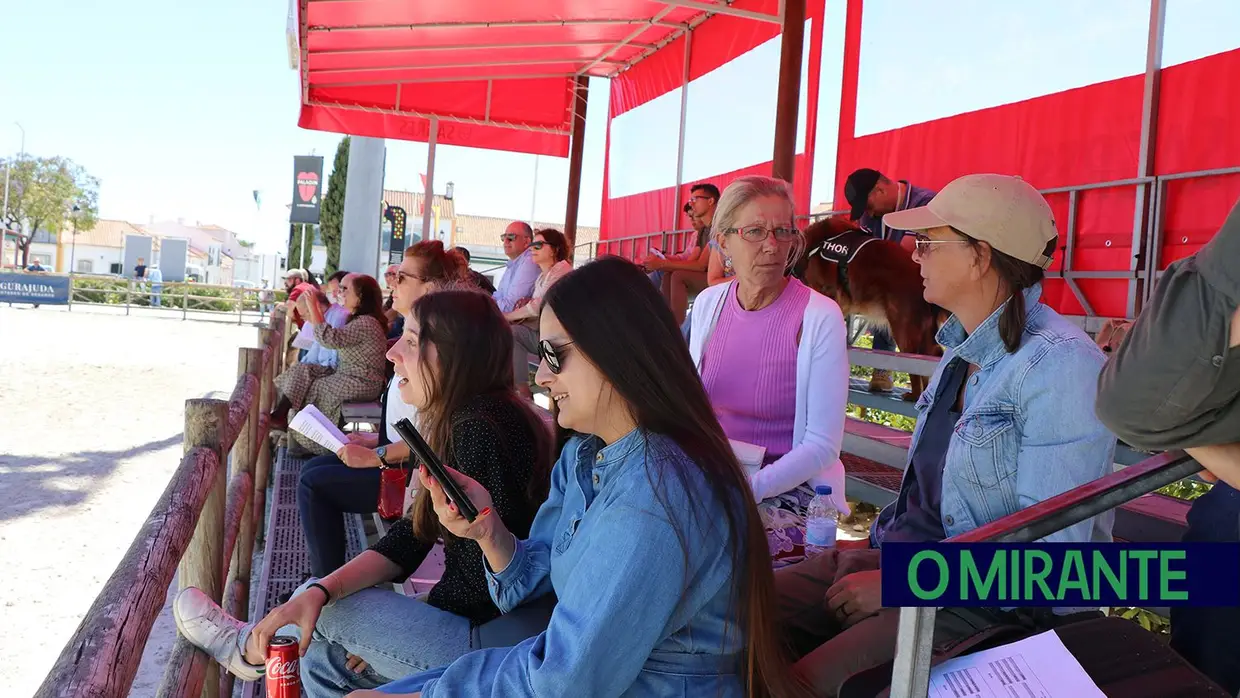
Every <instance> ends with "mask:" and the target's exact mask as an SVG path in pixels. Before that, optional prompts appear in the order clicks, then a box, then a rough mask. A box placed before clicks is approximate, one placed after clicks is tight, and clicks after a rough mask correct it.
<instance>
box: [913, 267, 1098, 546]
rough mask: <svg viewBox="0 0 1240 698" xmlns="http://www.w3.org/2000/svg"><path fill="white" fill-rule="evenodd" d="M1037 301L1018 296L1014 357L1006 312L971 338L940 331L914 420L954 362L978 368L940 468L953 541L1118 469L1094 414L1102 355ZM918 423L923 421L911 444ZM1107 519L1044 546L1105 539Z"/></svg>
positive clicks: (952, 324) (954, 329)
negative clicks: (1003, 333)
mask: <svg viewBox="0 0 1240 698" xmlns="http://www.w3.org/2000/svg"><path fill="white" fill-rule="evenodd" d="M1041 295H1042V287H1041V284H1036V285H1034V286H1032V287H1031V288H1028V289H1025V291H1024V296H1025V307H1026V318H1027V321H1026V325H1025V333H1024V336H1023V337H1021V343H1020V347H1019V348H1018V349H1017V350H1016V351H1015V352H1014V353H1008V351H1007V347H1006V346H1005V345H1004V344H1003V339H1002V338H1001V337H1000V336H999V316H1000V315H1001V314H1002V312H1003V308H1002V307H1001V308H1000V309H999V310H996V311H995V312H994V313H993V314H992V315H991V316H990V317H989V318H987V319H986V321H985V322H983V323H982V324H981V325H980V326H978V328H977V329H976V330H974V332H973V333H972V334H966V333H965V331H964V327H962V326H961V324H960V321H959V320H957V319H956V317H955V316H952V318H951V319H949V320H948V321H947V323H946V324H944V325H943V327H942V328H941V329H940V330H939V333H938V335H937V339H938V342H939V344H941V345H943V347H944V349H945V354H944V356H943V360H942V361H941V362H940V363H939V366H938V368H937V369H936V370H935V373H934V377H933V378H931V380H930V385H929V387H928V388H927V389H926V390H925V392H923V393H922V395H921V398H920V399H919V400H918V401H917V411H918V414H919V415H923V414H927V413H928V412H929V410H930V407H931V406H932V405H933V402H934V394H935V392H936V388H937V387H938V383H939V379H940V377H941V375H942V373H943V369H944V368H945V367H946V366H947V364H948V363H949V362H950V361H951V359H952V357H954V356H959V357H960V358H962V359H964V360H965V361H968V362H969V363H971V364H974V365H976V366H978V367H980V369H979V370H978V371H977V372H976V373H974V374H973V375H972V376H970V377H969V379H968V381H967V382H966V384H965V397H964V411H963V413H962V414H961V417H960V420H959V421H957V422H956V428H955V430H954V433H953V435H952V440H951V444H950V445H949V446H948V451H947V463H946V465H945V466H944V468H943V499H942V504H941V507H940V515H941V517H942V520H943V530H944V531H945V532H946V533H947V535H948V536H949V537H951V536H954V535H957V534H960V533H964V532H966V531H971V530H973V529H975V528H977V527H979V526H982V525H983V524H986V523H989V522H991V521H993V520H995V519H998V518H1000V517H1003V516H1006V515H1008V514H1011V513H1013V512H1016V511H1019V510H1021V509H1024V508H1025V507H1028V506H1029V505H1031V504H1035V503H1037V502H1041V501H1043V500H1046V499H1049V498H1050V497H1053V496H1055V495H1057V494H1061V493H1063V492H1066V491H1068V490H1070V489H1073V488H1075V487H1079V486H1081V485H1084V484H1085V483H1087V482H1090V481H1091V480H1096V479H1098V478H1100V477H1102V476H1104V475H1109V474H1110V473H1111V472H1113V470H1114V467H1115V466H1114V455H1115V436H1114V434H1112V433H1111V432H1109V431H1108V430H1107V428H1106V427H1105V426H1103V424H1102V423H1101V422H1100V421H1099V420H1098V418H1097V417H1096V416H1095V414H1094V399H1095V391H1096V389H1097V385H1098V374H1099V373H1100V371H1101V370H1102V365H1103V363H1104V361H1105V355H1104V354H1103V353H1102V350H1100V349H1099V348H1098V347H1097V345H1095V344H1094V342H1093V341H1092V340H1091V339H1090V338H1089V336H1088V335H1086V334H1085V332H1084V331H1083V330H1081V329H1080V328H1079V327H1077V326H1076V325H1073V324H1072V323H1070V322H1068V321H1067V320H1065V319H1064V318H1063V317H1061V316H1060V315H1059V314H1058V313H1056V312H1055V311H1054V310H1052V309H1051V308H1050V307H1048V306H1046V305H1043V304H1042V303H1040V302H1039V298H1040V297H1041ZM954 397H955V396H948V397H945V399H953V398H954ZM924 423H925V420H923V419H921V418H920V417H919V418H918V420H917V427H916V429H915V430H914V431H913V443H916V442H917V440H918V439H919V438H920V437H921V428H922V426H923V424H924ZM911 450H912V449H910V452H911ZM1113 521H1114V513H1113V512H1106V513H1104V514H1100V515H1098V516H1095V517H1093V518H1092V519H1086V520H1085V521H1082V522H1080V523H1078V524H1076V525H1073V526H1070V527H1068V528H1066V529H1064V530H1062V531H1058V532H1056V533H1052V534H1051V535H1049V536H1047V537H1046V538H1044V539H1042V540H1044V541H1047V542H1064V543H1084V542H1090V541H1093V542H1109V541H1110V540H1111V524H1112V522H1113Z"/></svg>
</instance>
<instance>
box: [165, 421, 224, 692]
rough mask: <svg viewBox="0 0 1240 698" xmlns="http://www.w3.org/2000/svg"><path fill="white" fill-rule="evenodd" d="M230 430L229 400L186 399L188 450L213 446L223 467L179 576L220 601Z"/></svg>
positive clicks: (210, 684)
mask: <svg viewBox="0 0 1240 698" xmlns="http://www.w3.org/2000/svg"><path fill="white" fill-rule="evenodd" d="M227 430H228V403H227V402H225V401H223V400H206V399H195V400H186V401H185V451H186V452H187V453H188V452H189V450H190V449H192V448H194V447H195V446H202V447H204V448H209V449H211V450H212V451H214V452H215V454H216V456H218V457H219V460H220V468H219V470H218V471H217V473H216V476H215V482H214V483H212V484H211V493H210V494H209V495H207V502H206V504H204V505H203V507H202V514H201V515H200V516H199V517H198V526H197V527H196V528H195V529H194V537H193V538H192V539H191V540H190V543H189V548H188V549H187V550H186V551H185V557H183V558H181V565H180V567H178V568H177V577H178V580H179V583H180V584H179V588H181V589H187V588H189V587H197V588H199V589H201V590H202V591H203V592H204V593H205V594H206V595H207V596H210V597H211V598H212V599H215V601H216V602H219V601H220V598H221V595H222V594H223V592H224V584H223V574H222V573H221V572H220V567H221V564H220V559H221V554H222V552H223V547H224V505H225V501H226V499H227V497H228V493H227V486H228V481H227V476H226V472H225V471H226V469H225V468H224V464H225V463H227V462H228V453H227V452H226V451H225V450H224V443H223V439H224V438H226V437H227V433H226V432H227ZM215 668H216V666H215V663H214V662H212V663H211V664H210V665H208V672H207V675H208V677H210V676H212V675H213V674H214V671H212V670H213V669H215ZM203 695H204V696H205V698H216V697H217V696H218V695H219V681H213V680H210V679H209V678H208V680H207V681H206V682H205V684H204V685H203Z"/></svg>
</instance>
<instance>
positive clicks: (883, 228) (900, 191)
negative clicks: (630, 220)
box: [844, 167, 934, 392]
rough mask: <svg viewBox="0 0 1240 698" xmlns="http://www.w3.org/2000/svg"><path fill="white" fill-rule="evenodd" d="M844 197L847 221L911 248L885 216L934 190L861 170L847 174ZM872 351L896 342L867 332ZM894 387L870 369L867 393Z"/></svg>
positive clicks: (884, 374)
mask: <svg viewBox="0 0 1240 698" xmlns="http://www.w3.org/2000/svg"><path fill="white" fill-rule="evenodd" d="M844 198H845V199H846V200H847V201H848V206H849V208H850V209H851V210H850V213H849V218H851V219H852V220H854V221H857V223H858V225H860V226H861V228H862V229H863V230H865V231H866V232H868V233H869V234H871V235H873V236H874V237H876V238H880V239H882V240H891V241H892V242H898V243H900V244H901V245H903V246H904V247H905V248H906V249H910V250H911V249H913V238H912V235H911V233H910V231H907V230H900V229H899V228H893V227H892V226H891V225H890V223H889V222H888V221H887V219H886V218H885V216H887V214H889V213H895V212H896V211H904V210H907V209H910V208H915V207H917V206H925V205H926V204H928V203H930V200H931V199H933V198H934V191H933V190H931V189H926V188H924V187H917V186H913V185H912V184H909V183H908V181H907V180H903V179H901V180H898V181H892V180H891V178H889V177H888V176H887V175H885V174H883V173H882V172H879V171H878V170H873V169H870V168H868V167H863V168H861V169H859V170H856V171H854V172H853V173H852V174H850V175H848V179H847V180H845V181H844ZM870 334H871V337H872V340H873V344H872V348H874V349H876V350H878V351H895V350H896V343H895V340H893V339H892V338H891V331H890V330H888V329H887V328H885V327H877V328H874V329H873V330H871V332H870ZM893 387H894V384H893V383H892V382H891V372H890V371H887V370H885V369H881V368H878V369H874V373H873V375H872V376H871V378H870V390H871V391H873V392H890V391H891V389H892V388H893Z"/></svg>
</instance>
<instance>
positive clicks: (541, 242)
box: [530, 240, 551, 250]
mask: <svg viewBox="0 0 1240 698" xmlns="http://www.w3.org/2000/svg"><path fill="white" fill-rule="evenodd" d="M550 244H551V243H549V242H546V241H544V240H535V241H534V242H531V243H530V247H532V248H534V249H535V250H541V249H542V248H544V247H547V246H548V245H550Z"/></svg>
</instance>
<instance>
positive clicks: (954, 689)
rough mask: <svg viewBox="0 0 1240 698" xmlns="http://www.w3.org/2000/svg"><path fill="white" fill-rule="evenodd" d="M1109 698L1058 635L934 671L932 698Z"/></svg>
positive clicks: (963, 659)
mask: <svg viewBox="0 0 1240 698" xmlns="http://www.w3.org/2000/svg"><path fill="white" fill-rule="evenodd" d="M1104 695H1105V694H1103V692H1102V691H1101V690H1099V688H1098V686H1097V685H1095V684H1094V682H1093V679H1090V678H1089V675H1088V674H1086V673H1085V670H1084V669H1083V668H1081V664H1080V662H1078V661H1076V657H1073V656H1072V653H1071V652H1069V651H1068V648H1067V647H1064V646H1063V642H1062V641H1061V640H1060V639H1059V636H1058V635H1056V634H1055V631H1053V630H1048V631H1046V632H1044V633H1041V634H1039V635H1034V636H1033V637H1029V638H1025V639H1024V640H1020V641H1018V642H1013V643H1011V644H1007V645H1003V646H1002V647H995V648H994V649H989V650H983V651H981V652H976V653H974V654H970V655H965V656H963V657H956V658H954V659H949V660H947V661H946V662H943V663H942V664H940V665H938V666H936V667H934V668H933V669H931V670H930V698H1104Z"/></svg>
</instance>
